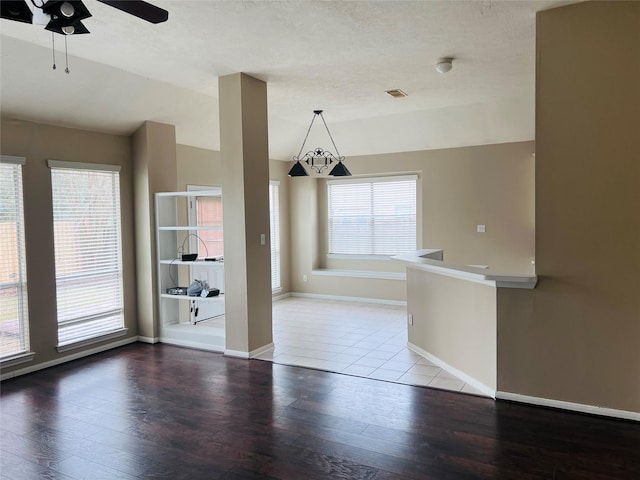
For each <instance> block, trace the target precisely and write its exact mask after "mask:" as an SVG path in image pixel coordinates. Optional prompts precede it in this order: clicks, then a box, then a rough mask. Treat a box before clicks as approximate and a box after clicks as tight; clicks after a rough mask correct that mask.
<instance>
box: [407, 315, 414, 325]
mask: <svg viewBox="0 0 640 480" xmlns="http://www.w3.org/2000/svg"><path fill="white" fill-rule="evenodd" d="M407 317H408V318H409V325H413V315H411V314H409V315H408V316H407Z"/></svg>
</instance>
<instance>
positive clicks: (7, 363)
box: [0, 352, 36, 368]
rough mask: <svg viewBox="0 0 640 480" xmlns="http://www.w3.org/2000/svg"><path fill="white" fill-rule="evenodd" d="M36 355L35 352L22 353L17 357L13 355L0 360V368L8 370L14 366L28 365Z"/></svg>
mask: <svg viewBox="0 0 640 480" xmlns="http://www.w3.org/2000/svg"><path fill="white" fill-rule="evenodd" d="M35 355H36V352H24V353H21V354H19V355H14V356H12V357H8V358H4V359H2V360H0V368H8V367H13V366H14V365H20V364H22V363H28V362H31V361H33V357H34V356H35Z"/></svg>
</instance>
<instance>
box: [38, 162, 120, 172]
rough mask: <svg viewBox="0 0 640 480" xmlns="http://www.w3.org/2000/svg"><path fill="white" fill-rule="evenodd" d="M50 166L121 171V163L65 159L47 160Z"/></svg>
mask: <svg viewBox="0 0 640 480" xmlns="http://www.w3.org/2000/svg"><path fill="white" fill-rule="evenodd" d="M47 166H48V167H49V168H70V169H72V170H101V171H104V172H119V171H120V170H121V168H122V167H120V165H109V164H106V163H86V162H66V161H64V160H47Z"/></svg>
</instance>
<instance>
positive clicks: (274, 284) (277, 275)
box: [269, 180, 282, 293]
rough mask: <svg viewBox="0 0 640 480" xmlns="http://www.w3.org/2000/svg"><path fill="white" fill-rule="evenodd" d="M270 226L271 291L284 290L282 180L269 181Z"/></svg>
mask: <svg viewBox="0 0 640 480" xmlns="http://www.w3.org/2000/svg"><path fill="white" fill-rule="evenodd" d="M269 226H270V232H271V234H270V235H271V238H270V240H271V242H270V243H271V293H279V292H281V291H282V270H281V264H282V252H281V248H280V243H281V242H280V182H279V181H277V180H270V181H269Z"/></svg>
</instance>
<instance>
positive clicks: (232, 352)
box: [224, 349, 249, 360]
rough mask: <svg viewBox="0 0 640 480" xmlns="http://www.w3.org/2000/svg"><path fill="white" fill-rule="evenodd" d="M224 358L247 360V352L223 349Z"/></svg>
mask: <svg viewBox="0 0 640 480" xmlns="http://www.w3.org/2000/svg"><path fill="white" fill-rule="evenodd" d="M224 356H225V357H235V358H244V359H245V360H248V359H249V352H243V351H241V350H229V349H225V351H224Z"/></svg>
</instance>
